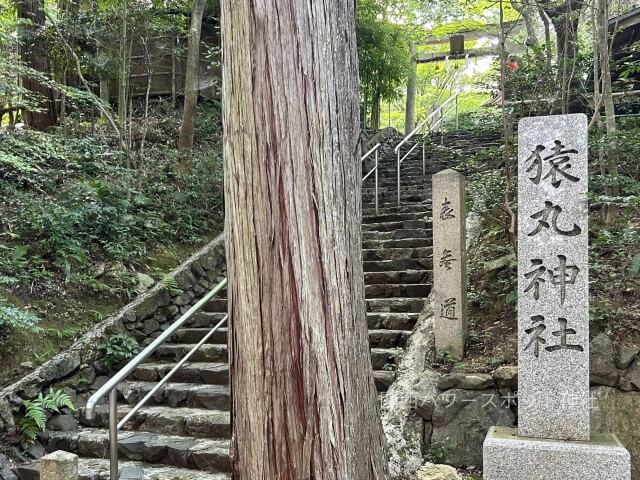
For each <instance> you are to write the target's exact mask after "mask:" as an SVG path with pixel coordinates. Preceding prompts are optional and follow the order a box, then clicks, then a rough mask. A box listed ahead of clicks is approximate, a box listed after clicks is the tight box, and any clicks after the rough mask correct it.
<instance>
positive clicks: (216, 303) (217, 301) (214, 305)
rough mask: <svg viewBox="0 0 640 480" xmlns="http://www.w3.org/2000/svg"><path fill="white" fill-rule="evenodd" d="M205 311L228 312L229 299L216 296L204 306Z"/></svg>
mask: <svg viewBox="0 0 640 480" xmlns="http://www.w3.org/2000/svg"><path fill="white" fill-rule="evenodd" d="M202 310H203V311H204V312H213V313H227V299H226V298H225V299H221V298H214V299H213V300H210V301H209V302H207V303H206V304H205V305H204V307H203V308H202Z"/></svg>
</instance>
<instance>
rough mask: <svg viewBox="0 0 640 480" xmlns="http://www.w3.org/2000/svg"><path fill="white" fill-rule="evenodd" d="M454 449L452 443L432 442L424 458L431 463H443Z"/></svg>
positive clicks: (447, 441) (446, 441) (449, 441)
mask: <svg viewBox="0 0 640 480" xmlns="http://www.w3.org/2000/svg"><path fill="white" fill-rule="evenodd" d="M454 447H455V445H454V444H453V442H452V441H451V440H449V439H446V440H444V441H442V442H433V443H432V444H431V446H430V447H429V450H427V453H426V455H425V458H426V460H427V461H428V462H431V463H444V461H445V459H446V458H447V455H448V453H449V452H450V451H451V450H452V449H453V448H454Z"/></svg>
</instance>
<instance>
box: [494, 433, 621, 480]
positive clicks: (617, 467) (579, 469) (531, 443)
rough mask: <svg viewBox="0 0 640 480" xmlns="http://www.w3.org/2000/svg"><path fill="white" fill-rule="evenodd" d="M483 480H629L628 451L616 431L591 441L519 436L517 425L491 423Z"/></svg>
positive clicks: (598, 436)
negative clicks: (617, 436) (507, 425)
mask: <svg viewBox="0 0 640 480" xmlns="http://www.w3.org/2000/svg"><path fill="white" fill-rule="evenodd" d="M483 468H484V473H483V478H484V480H540V479H544V480H605V479H606V480H630V479H631V460H630V457H629V452H628V451H627V450H626V449H625V448H624V447H623V446H622V444H621V443H620V441H619V440H618V439H617V438H616V436H615V435H610V434H604V433H594V434H592V435H591V441H590V442H569V441H563V440H545V439H538V438H525V437H519V436H518V429H517V428H508V427H491V429H490V430H489V433H487V437H486V439H485V441H484V467H483Z"/></svg>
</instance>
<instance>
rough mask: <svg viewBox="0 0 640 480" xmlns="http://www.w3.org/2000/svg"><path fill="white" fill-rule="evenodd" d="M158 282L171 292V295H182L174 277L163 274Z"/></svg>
mask: <svg viewBox="0 0 640 480" xmlns="http://www.w3.org/2000/svg"><path fill="white" fill-rule="evenodd" d="M160 283H161V284H162V286H163V287H164V288H166V289H167V290H169V292H171V295H182V289H181V288H180V287H179V286H178V282H177V281H176V279H175V277H172V276H171V275H165V276H164V277H162V280H160Z"/></svg>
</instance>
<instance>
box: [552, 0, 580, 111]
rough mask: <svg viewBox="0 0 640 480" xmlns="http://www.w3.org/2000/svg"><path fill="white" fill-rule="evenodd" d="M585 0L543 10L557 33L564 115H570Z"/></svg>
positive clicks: (568, 0) (571, 1)
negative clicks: (579, 27) (572, 85)
mask: <svg viewBox="0 0 640 480" xmlns="http://www.w3.org/2000/svg"><path fill="white" fill-rule="evenodd" d="M582 5H583V0H566V1H565V2H563V3H562V4H561V5H559V6H554V7H548V6H547V7H545V6H544V5H543V8H544V10H545V12H546V14H547V16H548V17H549V18H550V19H551V23H552V24H553V28H554V30H555V32H556V44H557V51H558V80H559V83H560V91H561V105H560V106H561V110H562V113H569V104H570V102H571V98H570V96H571V82H572V80H573V77H574V73H575V72H574V71H575V63H576V55H577V53H578V25H579V22H580V9H581V8H582Z"/></svg>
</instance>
